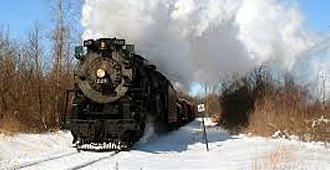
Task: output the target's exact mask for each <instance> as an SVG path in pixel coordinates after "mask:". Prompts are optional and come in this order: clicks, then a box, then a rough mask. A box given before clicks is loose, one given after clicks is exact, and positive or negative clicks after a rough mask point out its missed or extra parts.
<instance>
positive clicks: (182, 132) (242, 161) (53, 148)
mask: <svg viewBox="0 0 330 170" xmlns="http://www.w3.org/2000/svg"><path fill="white" fill-rule="evenodd" d="M202 132H203V131H202V126H201V122H200V121H198V120H196V121H193V122H191V123H189V124H188V125H186V126H184V127H182V128H180V129H179V130H177V131H173V132H170V133H168V134H166V135H162V136H159V137H155V136H153V137H152V138H149V140H148V139H147V141H146V142H145V143H140V144H139V145H138V146H137V148H136V149H134V150H131V151H123V152H120V153H119V154H116V155H114V156H112V154H113V152H80V153H79V152H77V151H76V150H75V149H72V148H70V147H69V144H70V142H71V140H72V138H71V135H70V133H69V132H57V133H49V134H42V135H23V134H22V135H17V136H13V137H8V136H0V169H137V170H140V169H143V170H146V169H242V170H245V169H247V170H250V169H253V170H254V169H330V147H329V146H324V144H322V143H304V142H298V141H290V140H285V139H267V138H261V137H248V136H245V135H238V136H232V135H229V134H228V133H227V132H226V131H225V130H223V129H221V128H216V127H212V126H210V125H209V126H208V127H207V134H208V139H209V149H210V151H209V152H207V151H206V149H205V144H204V142H203V133H202Z"/></svg>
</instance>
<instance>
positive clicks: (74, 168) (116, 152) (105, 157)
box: [68, 151, 120, 170]
mask: <svg viewBox="0 0 330 170" xmlns="http://www.w3.org/2000/svg"><path fill="white" fill-rule="evenodd" d="M119 152H120V151H114V152H113V153H111V154H110V155H108V156H103V157H100V158H98V159H95V160H92V161H89V162H86V163H83V164H80V165H77V166H75V167H72V168H70V169H68V170H78V169H81V168H84V167H86V166H90V165H92V164H94V163H96V162H99V161H102V160H104V159H108V158H111V157H113V156H115V155H117V154H118V153H119Z"/></svg>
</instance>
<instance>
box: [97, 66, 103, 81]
mask: <svg viewBox="0 0 330 170" xmlns="http://www.w3.org/2000/svg"><path fill="white" fill-rule="evenodd" d="M96 76H97V77H98V78H100V79H101V78H103V77H104V76H105V70H104V69H102V68H100V69H97V71H96Z"/></svg>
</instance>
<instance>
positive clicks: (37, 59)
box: [26, 23, 47, 129]
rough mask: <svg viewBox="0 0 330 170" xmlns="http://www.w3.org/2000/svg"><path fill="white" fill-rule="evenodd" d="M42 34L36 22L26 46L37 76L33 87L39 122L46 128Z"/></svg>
mask: <svg viewBox="0 0 330 170" xmlns="http://www.w3.org/2000/svg"><path fill="white" fill-rule="evenodd" d="M40 40H41V36H40V24H39V23H35V24H34V25H33V27H32V29H31V30H30V32H29V34H28V43H27V47H26V53H27V57H28V58H29V59H30V60H32V62H33V68H34V75H35V76H36V81H34V83H33V87H35V88H37V100H38V113H39V122H40V124H41V125H42V126H43V127H44V128H45V129H46V128H47V126H46V123H45V118H44V115H43V100H42V96H43V92H42V89H41V84H42V81H43V80H42V78H41V77H42V72H43V70H42V59H43V51H42V47H41V45H40V44H41V42H40Z"/></svg>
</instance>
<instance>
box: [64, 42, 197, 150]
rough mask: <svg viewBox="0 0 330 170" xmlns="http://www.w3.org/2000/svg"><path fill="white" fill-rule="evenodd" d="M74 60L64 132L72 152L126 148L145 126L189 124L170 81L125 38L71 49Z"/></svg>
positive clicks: (169, 126) (184, 109) (136, 138)
mask: <svg viewBox="0 0 330 170" xmlns="http://www.w3.org/2000/svg"><path fill="white" fill-rule="evenodd" d="M75 56H76V58H77V59H78V67H77V69H76V71H75V85H74V99H73V102H72V112H71V118H70V127H69V129H70V130H71V133H72V135H73V144H74V145H75V146H76V147H78V148H79V147H81V146H82V145H84V144H97V145H106V146H110V147H112V146H113V144H115V146H119V147H121V148H123V147H124V148H128V147H130V146H132V144H134V143H135V142H136V141H138V139H139V138H140V137H141V136H142V135H143V131H144V129H145V127H146V125H147V123H152V124H154V125H156V126H157V127H158V128H159V129H168V130H171V129H175V128H177V126H178V123H182V121H187V120H188V119H190V120H191V118H188V117H187V116H188V114H186V113H184V115H182V114H181V113H183V112H187V113H188V111H187V109H188V104H183V102H181V104H180V103H178V97H177V92H176V91H175V89H174V88H173V85H172V84H171V82H170V81H169V80H168V79H167V78H166V77H165V76H164V75H163V74H162V73H160V72H159V71H158V70H157V69H156V66H155V65H153V64H151V63H149V62H148V60H146V59H145V58H143V57H141V56H140V55H138V54H136V53H135V52H134V45H132V44H126V43H125V40H124V39H117V38H101V39H97V40H93V39H90V40H86V41H84V44H83V46H78V47H76V50H75ZM183 105H185V106H183ZM179 107H181V112H179V111H178V110H180V108H179ZM183 107H185V108H183ZM180 114H181V115H180ZM179 121H180V122H179ZM108 144H110V145H108Z"/></svg>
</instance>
